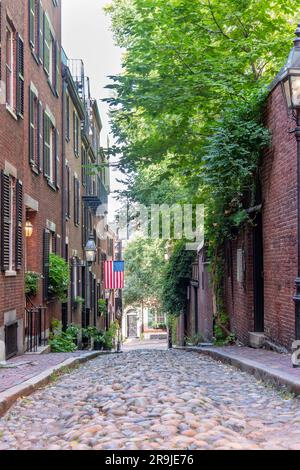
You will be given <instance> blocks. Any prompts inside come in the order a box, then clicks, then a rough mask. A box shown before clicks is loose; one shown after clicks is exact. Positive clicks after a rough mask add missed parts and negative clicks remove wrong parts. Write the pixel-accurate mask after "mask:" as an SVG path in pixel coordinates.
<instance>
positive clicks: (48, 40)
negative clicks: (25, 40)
mask: <svg viewBox="0 0 300 470" xmlns="http://www.w3.org/2000/svg"><path fill="white" fill-rule="evenodd" d="M43 36H44V41H43V45H44V46H43V47H44V69H45V72H46V73H47V75H48V76H49V69H50V46H51V38H50V25H49V20H48V17H47V15H46V13H44V34H43Z"/></svg>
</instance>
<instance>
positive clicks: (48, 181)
mask: <svg viewBox="0 0 300 470" xmlns="http://www.w3.org/2000/svg"><path fill="white" fill-rule="evenodd" d="M47 183H48V186H49V187H50V188H51V189H52V190H53V191H57V188H56V186H55V184H54V183H53V182H52V181H50V180H49V179H47Z"/></svg>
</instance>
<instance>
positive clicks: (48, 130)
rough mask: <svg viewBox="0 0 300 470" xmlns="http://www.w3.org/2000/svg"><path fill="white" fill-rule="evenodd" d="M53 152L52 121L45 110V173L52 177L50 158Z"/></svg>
mask: <svg viewBox="0 0 300 470" xmlns="http://www.w3.org/2000/svg"><path fill="white" fill-rule="evenodd" d="M51 154H52V147H51V121H50V118H49V116H48V115H47V114H46V113H45V112H44V165H43V166H44V175H45V176H46V177H47V178H49V179H50V178H51V168H50V160H51Z"/></svg>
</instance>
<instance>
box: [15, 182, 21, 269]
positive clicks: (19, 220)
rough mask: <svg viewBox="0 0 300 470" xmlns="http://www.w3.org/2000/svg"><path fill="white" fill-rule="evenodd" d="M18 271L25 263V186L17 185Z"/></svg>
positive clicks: (16, 258) (16, 253)
mask: <svg viewBox="0 0 300 470" xmlns="http://www.w3.org/2000/svg"><path fill="white" fill-rule="evenodd" d="M15 260H16V269H17V270H20V269H21V268H22V262H23V185H22V183H21V181H17V183H16V252H15Z"/></svg>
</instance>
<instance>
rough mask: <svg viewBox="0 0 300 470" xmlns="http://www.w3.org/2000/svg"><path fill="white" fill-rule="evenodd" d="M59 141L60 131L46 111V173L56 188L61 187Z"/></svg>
mask: <svg viewBox="0 0 300 470" xmlns="http://www.w3.org/2000/svg"><path fill="white" fill-rule="evenodd" d="M58 143H59V140H58V132H57V130H56V129H55V126H54V124H53V122H52V119H51V117H50V116H49V115H48V114H47V112H44V175H45V177H46V178H47V179H48V182H49V183H50V185H51V186H55V187H56V188H59V155H58Z"/></svg>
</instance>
